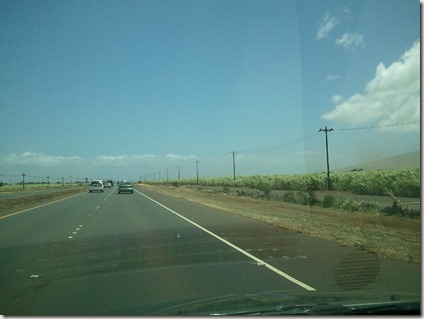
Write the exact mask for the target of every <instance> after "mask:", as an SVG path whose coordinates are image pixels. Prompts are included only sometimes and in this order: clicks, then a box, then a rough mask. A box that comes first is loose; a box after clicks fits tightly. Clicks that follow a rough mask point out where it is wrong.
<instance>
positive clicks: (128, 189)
mask: <svg viewBox="0 0 424 319" xmlns="http://www.w3.org/2000/svg"><path fill="white" fill-rule="evenodd" d="M121 193H131V194H133V193H134V188H133V186H132V185H131V184H130V183H128V182H121V183H119V186H118V194H121Z"/></svg>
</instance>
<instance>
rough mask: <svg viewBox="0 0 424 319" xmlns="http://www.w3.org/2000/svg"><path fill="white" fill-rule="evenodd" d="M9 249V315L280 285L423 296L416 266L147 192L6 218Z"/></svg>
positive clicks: (97, 197)
mask: <svg viewBox="0 0 424 319" xmlns="http://www.w3.org/2000/svg"><path fill="white" fill-rule="evenodd" d="M0 256H1V259H2V262H1V268H0V282H1V283H2V284H1V288H0V298H1V300H2V302H1V305H0V313H2V314H15V315H99V314H105V315H107V314H115V315H124V314H146V313H150V312H152V311H154V310H157V309H161V308H164V307H167V306H170V305H175V304H179V303H185V302H188V301H193V300H198V299H204V298H211V297H216V296H222V295H228V294H245V293H253V292H258V291H271V290H284V291H285V292H288V293H290V292H305V293H314V291H315V290H316V292H319V291H322V292H332V293H339V292H346V291H351V290H361V291H366V292H372V293H374V294H375V293H380V294H381V293H384V294H389V293H390V294H391V293H397V294H399V293H401V292H404V291H408V292H412V293H417V294H419V292H420V267H419V266H418V265H408V264H404V263H396V262H391V261H387V260H384V259H381V258H377V257H376V256H374V255H371V254H367V253H364V252H361V251H358V250H355V249H352V248H347V247H339V246H337V245H335V244H332V243H329V242H326V241H323V240H318V239H314V238H310V237H307V236H304V235H302V234H298V233H291V232H288V231H285V230H283V229H280V228H276V227H273V226H270V225H265V224H262V223H258V222H255V221H252V220H249V219H246V218H242V217H240V216H236V215H231V214H227V213H224V212H221V211H219V210H216V209H211V208H207V207H204V206H202V205H197V204H193V203H189V202H187V201H184V200H179V199H175V198H172V197H168V196H165V195H161V194H157V193H154V192H151V191H147V190H141V192H136V193H135V194H117V193H116V189H112V190H106V191H105V192H104V193H91V194H89V193H84V194H81V195H78V196H75V197H72V198H70V199H68V200H64V201H60V202H57V203H54V204H51V205H46V206H43V207H40V208H37V209H34V210H30V211H26V212H23V213H21V214H16V215H13V216H11V217H9V218H4V219H2V220H0ZM358 260H359V263H358ZM352 278H353V279H355V280H353V281H352ZM388 297H389V296H388Z"/></svg>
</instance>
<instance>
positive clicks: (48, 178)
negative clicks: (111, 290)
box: [47, 176, 50, 187]
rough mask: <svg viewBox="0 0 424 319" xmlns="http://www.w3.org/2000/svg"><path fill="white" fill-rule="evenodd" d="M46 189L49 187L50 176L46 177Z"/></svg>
mask: <svg viewBox="0 0 424 319" xmlns="http://www.w3.org/2000/svg"><path fill="white" fill-rule="evenodd" d="M47 187H50V176H47Z"/></svg>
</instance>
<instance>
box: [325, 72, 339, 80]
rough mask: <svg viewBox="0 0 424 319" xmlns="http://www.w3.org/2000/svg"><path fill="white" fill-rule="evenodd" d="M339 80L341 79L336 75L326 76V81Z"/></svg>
mask: <svg viewBox="0 0 424 319" xmlns="http://www.w3.org/2000/svg"><path fill="white" fill-rule="evenodd" d="M340 79H341V77H340V75H337V74H330V75H328V76H327V81H337V80H340Z"/></svg>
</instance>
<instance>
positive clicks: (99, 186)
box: [89, 179, 104, 193]
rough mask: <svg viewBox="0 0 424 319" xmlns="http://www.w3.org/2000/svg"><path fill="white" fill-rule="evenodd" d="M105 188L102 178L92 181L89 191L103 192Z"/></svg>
mask: <svg viewBox="0 0 424 319" xmlns="http://www.w3.org/2000/svg"><path fill="white" fill-rule="evenodd" d="M103 190H104V186H103V182H102V181H101V180H97V179H95V180H92V181H91V182H90V186H89V192H90V193H92V192H103Z"/></svg>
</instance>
